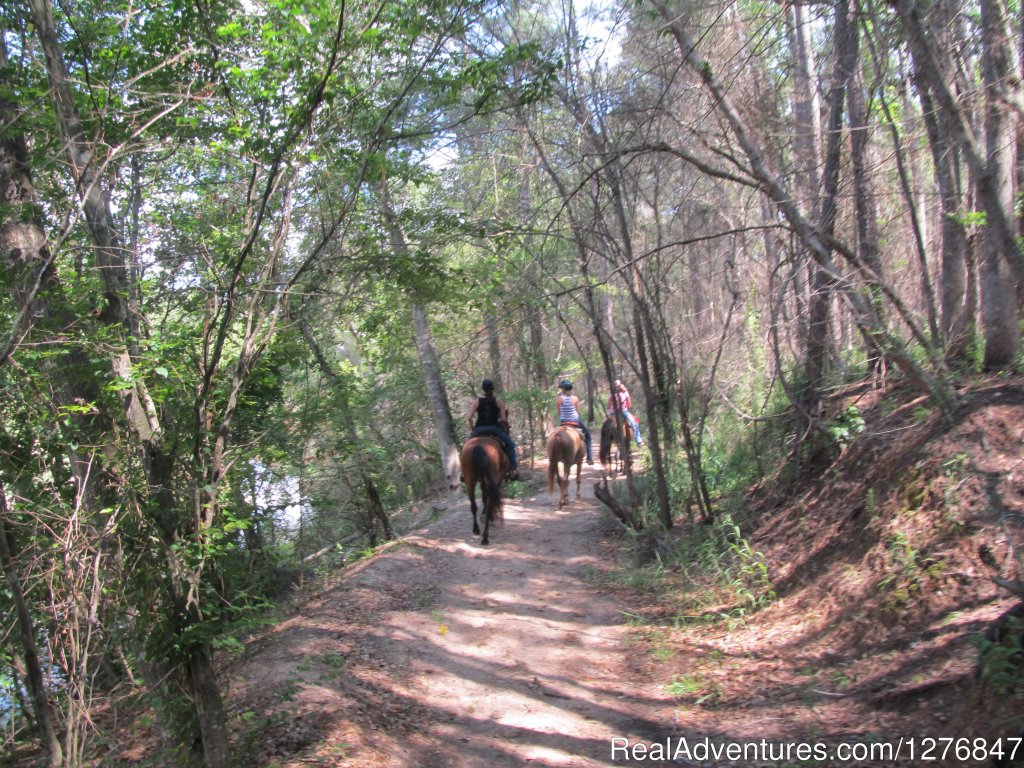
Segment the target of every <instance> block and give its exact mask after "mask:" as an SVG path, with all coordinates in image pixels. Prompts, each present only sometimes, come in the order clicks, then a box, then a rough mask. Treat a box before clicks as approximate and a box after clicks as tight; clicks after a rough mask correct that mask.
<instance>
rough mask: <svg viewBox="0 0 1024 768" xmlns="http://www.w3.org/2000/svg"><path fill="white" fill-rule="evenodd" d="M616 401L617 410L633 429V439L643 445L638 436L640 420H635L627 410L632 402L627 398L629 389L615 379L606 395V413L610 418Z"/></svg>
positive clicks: (612, 415) (613, 415) (641, 439)
mask: <svg viewBox="0 0 1024 768" xmlns="http://www.w3.org/2000/svg"><path fill="white" fill-rule="evenodd" d="M616 401H618V410H620V411H621V412H622V415H623V417H625V419H626V422H627V423H628V424H629V426H630V427H631V428H632V429H633V440H634V442H636V444H637V445H643V444H644V439H643V438H642V437H641V436H640V422H639V421H637V418H636V416H634V415H633V414H632V413H630V412H629V409H630V406H632V403H631V402H630V400H629V390H628V389H626V385H625V384H623V383H622V381H621V380H619V379H616V380H615V386H614V387H612V393H611V394H610V395H609V396H608V415H609V416H611V417H612V418H614V417H615V410H616Z"/></svg>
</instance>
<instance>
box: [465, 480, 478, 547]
mask: <svg viewBox="0 0 1024 768" xmlns="http://www.w3.org/2000/svg"><path fill="white" fill-rule="evenodd" d="M466 492H467V493H468V494H469V511H470V512H472V513H473V533H475V534H477V535H479V534H480V526H479V525H477V523H476V487H475V486H474V487H472V488H471V487H469V486H466Z"/></svg>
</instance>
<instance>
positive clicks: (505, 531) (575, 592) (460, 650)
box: [242, 470, 673, 768]
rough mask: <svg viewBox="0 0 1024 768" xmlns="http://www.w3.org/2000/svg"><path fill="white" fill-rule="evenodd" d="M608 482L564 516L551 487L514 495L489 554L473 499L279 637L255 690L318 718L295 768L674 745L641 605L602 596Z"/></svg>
mask: <svg viewBox="0 0 1024 768" xmlns="http://www.w3.org/2000/svg"><path fill="white" fill-rule="evenodd" d="M595 476H596V474H595V473H594V471H593V470H590V471H588V472H585V477H584V484H583V485H584V493H583V499H581V500H579V501H573V502H572V503H571V504H570V505H569V506H568V507H567V508H566V509H564V510H562V511H560V512H559V511H558V510H557V509H556V508H555V505H554V504H553V502H552V501H551V500H549V498H548V497H547V494H546V493H545V492H543V491H541V492H540V493H539V494H537V495H534V496H529V497H527V498H524V499H512V500H507V501H506V505H505V524H504V526H503V527H501V528H497V529H495V528H494V527H493V526H492V528H491V545H490V546H488V547H483V546H481V545H480V544H479V537H475V536H473V535H472V532H471V522H470V516H469V509H468V502H466V501H465V500H463V501H462V503H460V504H458V505H457V506H454V507H453V509H452V510H451V511H450V512H449V513H447V514H446V515H445V516H444V517H442V518H441V519H440V520H438V521H436V522H435V523H433V524H432V525H430V526H428V527H427V528H424V529H422V530H420V531H417V532H415V533H414V534H412V535H409V536H407V537H406V538H405V539H404V540H403V541H401V542H399V543H397V544H395V545H394V546H392V547H390V548H388V549H387V550H386V551H385V552H383V553H381V554H379V555H377V556H376V557H374V558H373V559H372V560H369V561H367V562H365V563H363V564H360V565H359V566H357V567H356V568H355V569H351V570H350V572H349V574H348V575H347V576H346V577H345V579H344V582H343V583H342V584H341V585H340V586H339V587H337V588H335V589H333V590H331V591H330V592H328V593H326V594H324V595H323V596H322V597H321V598H318V599H317V600H316V601H315V602H312V603H310V604H308V605H307V606H305V609H304V610H303V612H302V614H301V615H300V616H298V617H296V618H295V619H292V620H291V621H289V622H286V623H285V624H284V625H282V626H281V627H279V628H277V629H276V630H275V632H274V633H273V634H274V635H277V637H271V638H267V639H266V640H267V642H268V645H267V647H266V648H265V650H263V651H260V652H258V653H257V654H256V656H255V657H253V658H251V659H250V660H249V662H248V663H247V667H249V668H250V673H251V674H252V675H253V676H254V677H255V678H256V679H252V678H250V679H248V680H246V682H245V683H243V684H242V688H243V689H248V692H249V693H250V694H252V693H254V692H255V690H256V689H257V688H258V689H260V690H263V691H264V692H266V686H270V687H271V689H273V688H274V686H284V687H285V688H286V689H288V690H290V691H291V694H292V695H291V697H290V698H289V699H288V701H289V704H290V705H291V706H292V707H293V708H294V709H296V710H297V711H298V712H300V713H302V714H303V715H305V716H306V717H303V718H302V721H304V722H305V721H306V720H307V719H310V720H311V721H315V722H316V723H317V727H316V731H315V733H312V734H307V738H306V739H305V741H308V743H307V744H302V746H303V747H304V749H303V751H302V753H301V754H302V757H301V758H299V759H295V754H294V753H293V754H292V758H293V762H291V763H286V764H287V765H292V764H294V765H296V766H298V765H309V764H324V765H337V766H343V765H344V766H357V765H358V766H363V765H366V766H370V765H374V766H409V767H410V768H411V767H413V766H415V767H416V768H425V767H430V766H438V767H440V766H513V765H523V764H524V763H529V764H531V765H550V766H593V765H612V764H613V762H612V760H611V740H612V738H613V737H628V738H631V739H634V740H635V739H642V740H645V741H646V740H653V739H658V740H663V739H664V738H665V737H666V736H668V735H670V734H671V733H672V731H673V729H672V703H671V701H670V700H669V699H668V698H667V697H665V696H664V694H663V693H662V691H660V690H657V686H654V685H652V684H651V683H649V682H643V681H642V680H639V679H638V678H639V673H638V672H637V671H636V670H637V669H638V668H639V665H636V664H635V663H634V662H635V659H634V658H633V655H634V654H636V653H639V651H638V650H636V649H635V648H633V647H631V645H630V641H629V633H630V630H629V627H628V626H626V624H625V617H624V615H623V610H624V608H625V606H624V605H622V604H621V603H620V602H619V600H618V599H617V598H616V597H615V596H613V595H611V594H608V593H604V592H602V591H601V590H600V588H599V587H597V586H595V580H594V578H593V576H594V574H595V572H597V571H600V570H602V569H603V568H604V563H603V562H602V559H601V555H600V538H601V528H602V525H603V524H602V521H601V513H600V512H599V510H598V509H597V507H596V502H595V501H594V500H593V498H592V485H593V478H594V477H595ZM270 669H274V670H276V671H277V673H276V675H272V674H270V673H269V670H270ZM260 670H262V673H261V672H260ZM259 678H263V679H262V681H260V680H259ZM267 678H276V679H267ZM297 738H298V739H299V742H300V743H301V742H302V741H303V739H302V734H299V736H298V737H297ZM321 760H322V761H323V762H319V761H321ZM311 761H315V762H312V763H311ZM619 764H620V765H621V764H622V763H621V762H619Z"/></svg>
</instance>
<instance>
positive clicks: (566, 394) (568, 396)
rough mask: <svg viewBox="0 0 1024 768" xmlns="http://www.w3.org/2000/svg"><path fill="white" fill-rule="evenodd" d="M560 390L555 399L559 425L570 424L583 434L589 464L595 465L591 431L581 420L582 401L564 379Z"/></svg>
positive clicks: (570, 384) (559, 386)
mask: <svg viewBox="0 0 1024 768" xmlns="http://www.w3.org/2000/svg"><path fill="white" fill-rule="evenodd" d="M558 388H559V390H560V391H559V393H558V396H557V397H556V398H555V402H556V403H557V405H558V423H559V424H568V425H570V426H573V427H576V428H577V429H579V430H580V431H581V432H583V440H584V442H585V443H586V444H587V464H591V465H592V464H593V463H594V449H593V448H592V446H591V441H590V431H589V430H588V429H587V428H586V426H585V425H584V424H583V419H582V418H580V411H579V404H580V399H579V398H578V397H576V395H574V394H573V393H572V382H571V381H569V380H568V379H562V382H561V383H560V384H559V385H558Z"/></svg>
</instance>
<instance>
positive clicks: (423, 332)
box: [412, 302, 460, 491]
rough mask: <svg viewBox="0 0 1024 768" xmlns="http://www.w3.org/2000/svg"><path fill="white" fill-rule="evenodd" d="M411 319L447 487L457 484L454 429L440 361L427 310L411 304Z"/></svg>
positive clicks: (451, 488)
mask: <svg viewBox="0 0 1024 768" xmlns="http://www.w3.org/2000/svg"><path fill="white" fill-rule="evenodd" d="M412 322H413V326H414V328H415V329H416V349H417V350H418V352H419V356H420V365H421V366H422V368H423V383H424V384H425V386H426V388H427V399H428V400H429V402H430V410H431V412H432V413H433V414H434V427H435V428H436V429H437V444H438V450H439V451H440V454H441V467H442V469H443V470H444V475H445V478H446V479H447V481H448V488H449V489H450V490H453V491H454V490H455V489H456V488H458V487H459V473H460V469H459V451H458V446H457V443H456V440H455V429H454V427H453V422H452V413H451V409H450V408H449V406H448V393H447V391H446V389H445V386H444V380H443V379H442V378H441V365H440V363H439V362H438V359H437V351H436V350H435V348H434V336H433V334H432V333H431V332H430V324H429V322H428V321H427V311H426V310H425V309H424V308H423V306H422V305H421V304H418V303H415V302H414V303H413V305H412Z"/></svg>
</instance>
